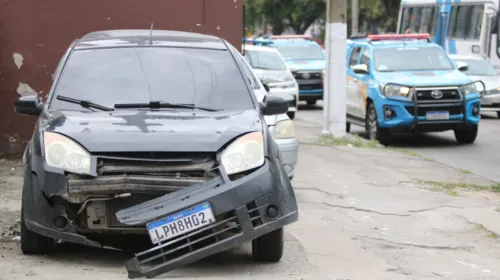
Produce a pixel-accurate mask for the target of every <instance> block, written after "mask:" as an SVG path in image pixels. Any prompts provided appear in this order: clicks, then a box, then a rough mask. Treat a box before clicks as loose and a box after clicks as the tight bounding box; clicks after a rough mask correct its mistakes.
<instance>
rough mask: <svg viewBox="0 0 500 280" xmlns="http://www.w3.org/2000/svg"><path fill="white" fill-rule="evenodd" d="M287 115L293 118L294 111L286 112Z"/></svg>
mask: <svg viewBox="0 0 500 280" xmlns="http://www.w3.org/2000/svg"><path fill="white" fill-rule="evenodd" d="M286 114H287V115H288V117H289V118H290V119H291V120H293V119H294V118H295V112H288V113H286Z"/></svg>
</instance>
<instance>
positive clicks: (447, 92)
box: [416, 87, 462, 102]
mask: <svg viewBox="0 0 500 280" xmlns="http://www.w3.org/2000/svg"><path fill="white" fill-rule="evenodd" d="M433 91H436V92H440V94H438V95H436V97H434V96H433V94H432V92H433ZM416 96H417V101H421V102H442V101H460V100H462V95H461V94H460V92H459V91H458V88H450V87H447V88H439V87H437V88H417V89H416Z"/></svg>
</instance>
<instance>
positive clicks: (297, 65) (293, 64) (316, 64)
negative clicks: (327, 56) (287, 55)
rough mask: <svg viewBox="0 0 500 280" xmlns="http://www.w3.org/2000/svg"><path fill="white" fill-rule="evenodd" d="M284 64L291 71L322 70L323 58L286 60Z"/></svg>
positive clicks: (324, 63)
mask: <svg viewBox="0 0 500 280" xmlns="http://www.w3.org/2000/svg"><path fill="white" fill-rule="evenodd" d="M286 64H287V65H288V68H290V70H292V71H323V70H324V69H325V65H326V62H325V60H323V59H322V60H287V61H286Z"/></svg>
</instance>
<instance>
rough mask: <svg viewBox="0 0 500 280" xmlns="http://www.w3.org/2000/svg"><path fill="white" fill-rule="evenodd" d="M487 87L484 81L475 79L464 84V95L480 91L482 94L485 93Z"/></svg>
mask: <svg viewBox="0 0 500 280" xmlns="http://www.w3.org/2000/svg"><path fill="white" fill-rule="evenodd" d="M485 89H486V87H485V86H484V83H483V82H482V81H475V82H472V83H470V84H466V85H464V86H462V92H463V93H464V95H467V94H471V93H479V94H481V95H482V94H484V93H485Z"/></svg>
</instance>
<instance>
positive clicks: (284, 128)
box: [273, 120, 296, 139]
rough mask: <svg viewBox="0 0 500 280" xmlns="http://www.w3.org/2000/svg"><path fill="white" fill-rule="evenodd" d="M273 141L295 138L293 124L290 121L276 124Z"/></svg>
mask: <svg viewBox="0 0 500 280" xmlns="http://www.w3.org/2000/svg"><path fill="white" fill-rule="evenodd" d="M273 137H274V139H288V138H295V137H296V135H295V124H294V123H293V122H292V121H291V120H283V121H280V122H278V123H277V124H276V128H275V129H274V134H273Z"/></svg>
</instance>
